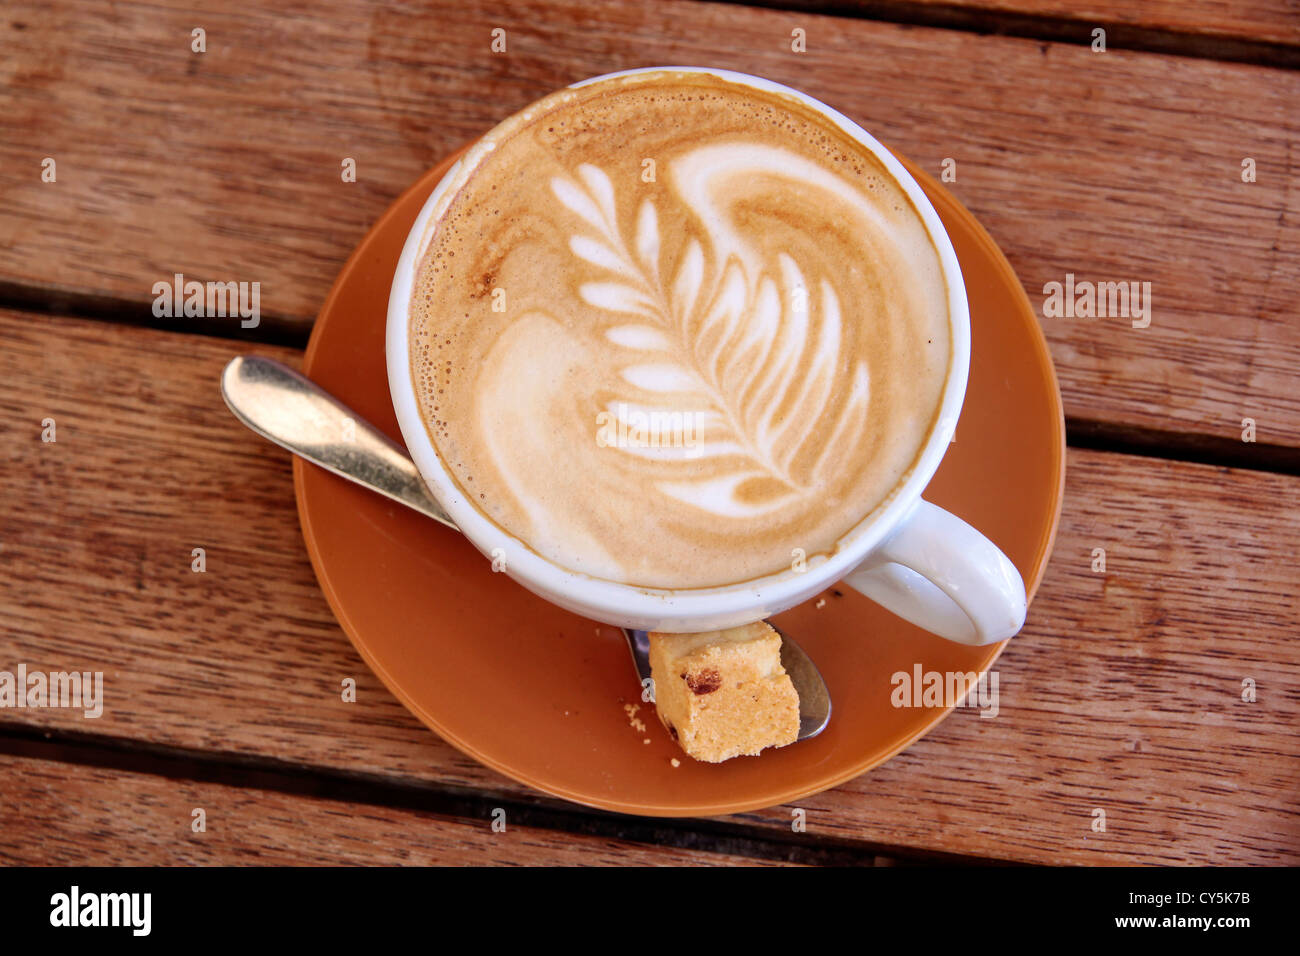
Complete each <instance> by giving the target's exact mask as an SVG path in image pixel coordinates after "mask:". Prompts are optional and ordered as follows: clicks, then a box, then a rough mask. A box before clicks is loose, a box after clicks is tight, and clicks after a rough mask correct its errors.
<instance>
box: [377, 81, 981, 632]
mask: <svg viewBox="0 0 1300 956" xmlns="http://www.w3.org/2000/svg"><path fill="white" fill-rule="evenodd" d="M653 73H668V74H672V73H695V74H704V75H710V76H715V77H718V78H720V79H723V80H726V81H729V82H732V83H735V84H738V85H741V86H747V87H750V88H752V89H757V90H759V91H761V92H766V93H769V94H776V95H783V96H789V97H793V98H794V99H795V100H797V101H799V102H801V103H803V104H804V105H806V106H807V107H809V108H811V109H813V110H815V111H816V112H817V113H819V114H820V115H822V116H824V117H825V118H826V119H827V120H829V121H831V122H832V123H834V124H835V125H836V126H838V127H839V128H840V129H841V130H842V131H843V132H844V133H846V134H847V135H848V136H850V137H851V138H852V139H854V140H855V141H856V142H858V143H860V144H861V145H862V146H863V147H864V148H866V149H867V150H869V151H870V152H871V153H872V155H873V156H875V158H876V159H877V161H879V162H880V163H881V165H882V166H884V167H885V169H886V170H887V171H888V173H889V174H890V175H891V176H892V177H893V179H894V181H895V182H896V183H898V185H899V187H900V188H901V189H902V190H903V192H904V193H905V194H906V195H907V197H908V199H909V200H910V201H911V203H912V206H913V208H914V209H915V210H916V211H917V214H918V215H919V216H920V218H921V220H922V222H923V223H924V225H925V228H926V231H927V233H928V234H929V236H930V240H931V242H932V243H933V244H934V248H935V250H936V251H937V252H938V254H939V260H940V265H941V268H942V273H943V277H944V282H945V285H946V287H947V301H948V320H949V331H950V336H951V352H950V360H949V369H948V376H947V380H946V381H945V383H944V390H943V396H942V398H941V400H940V403H939V412H938V415H937V417H936V420H935V422H934V425H933V427H932V428H931V431H930V435H929V437H928V439H927V441H926V443H925V445H924V446H923V447H922V449H921V451H920V453H919V454H918V455H917V456H916V458H915V460H914V461H913V463H912V466H911V468H910V469H909V471H908V472H907V474H906V476H905V477H904V478H903V479H902V480H901V481H900V482H899V483H898V484H896V485H895V486H894V488H893V489H892V491H891V492H890V493H889V495H888V496H887V497H886V498H885V499H884V500H883V501H882V502H880V503H879V504H877V506H876V507H875V508H874V509H872V510H871V511H870V512H869V513H867V514H865V515H863V516H862V517H861V518H860V519H859V521H858V522H857V523H856V524H855V525H854V526H853V527H852V528H851V529H850V530H849V531H847V532H846V533H845V534H844V535H842V536H841V537H840V539H839V541H838V542H837V544H836V548H835V550H834V551H833V552H831V553H830V554H825V555H813V556H809V557H808V559H807V562H806V567H805V569H804V570H803V571H795V570H793V569H786V570H783V571H780V572H777V573H774V574H770V575H766V576H763V577H759V578H754V579H751V580H747V581H740V582H735V583H732V584H726V585H719V586H714V587H704V588H654V587H642V586H638V585H633V584H625V583H620V582H616V581H611V580H607V579H602V578H596V577H592V576H589V575H586V574H583V573H581V572H578V571H574V570H572V569H569V568H565V567H563V566H561V565H558V564H556V563H555V562H553V561H551V560H550V559H548V558H545V557H543V556H542V555H541V554H539V553H537V552H536V551H534V550H532V548H530V547H529V546H528V545H527V544H526V543H525V542H523V541H521V540H519V539H518V538H516V537H514V536H513V535H511V534H509V533H508V532H507V531H505V530H504V529H503V528H501V527H500V526H498V525H497V524H495V523H494V522H492V521H491V520H490V519H489V518H488V517H487V516H486V515H484V514H483V513H482V512H481V511H479V510H478V508H477V507H476V506H475V505H474V504H473V503H472V502H470V501H468V500H467V499H466V497H465V495H464V494H463V493H462V492H461V491H460V489H459V488H458V486H457V485H456V483H455V482H454V481H453V480H452V479H451V476H450V474H449V473H448V471H447V469H446V468H445V466H444V465H443V462H442V459H441V457H440V456H439V455H438V453H437V450H436V449H435V447H434V445H433V442H432V439H431V438H430V437H429V435H428V432H427V429H426V427H425V424H424V421H423V417H422V416H421V414H420V410H419V403H418V400H417V398H416V395H415V387H414V382H413V380H412V375H411V366H410V352H409V332H410V299H411V293H412V291H413V287H414V281H415V272H416V267H417V265H418V263H419V261H420V260H421V258H422V257H423V253H424V250H425V248H426V246H427V242H428V240H429V238H430V237H431V235H432V227H433V225H434V224H435V223H436V222H437V221H438V220H439V219H440V217H441V215H442V213H443V212H444V211H445V209H446V207H447V206H448V205H449V203H450V201H451V199H452V198H453V197H454V196H455V195H456V193H457V192H458V191H459V189H460V188H461V187H462V186H463V185H464V184H465V182H466V181H467V180H468V178H469V175H470V174H471V173H472V172H473V171H474V169H476V168H477V166H478V165H479V163H481V162H482V161H483V159H484V158H485V157H486V156H487V155H489V154H490V153H491V151H492V149H493V148H494V147H495V144H496V142H497V141H499V140H500V139H501V137H502V136H503V135H507V134H508V133H510V132H511V131H512V130H513V129H514V128H515V127H516V126H518V125H519V124H521V123H524V122H526V121H527V120H528V118H529V117H530V116H531V115H532V114H533V113H534V112H535V111H537V110H539V109H543V108H549V106H550V105H551V104H552V103H553V102H555V101H556V100H557V99H559V98H561V97H563V96H564V95H565V94H566V93H568V92H570V91H572V90H577V89H581V88H583V87H587V86H591V85H593V84H597V83H602V82H608V81H613V80H617V79H620V78H625V77H631V76H638V75H645V74H653ZM385 353H386V363H387V367H388V382H389V390H390V392H391V394H392V400H393V408H394V411H395V412H396V416H397V422H398V426H399V428H400V429H401V433H402V437H403V439H404V441H405V443H406V447H407V449H408V451H409V452H410V454H411V457H412V459H413V460H414V462H415V465H416V468H417V469H418V471H419V473H420V476H421V478H422V479H423V481H424V483H425V485H426V487H427V488H428V489H429V491H430V493H431V494H432V495H433V497H434V498H435V499H437V501H438V502H439V503H440V504H441V505H442V507H443V508H444V509H445V510H446V511H447V513H448V515H449V516H450V517H451V519H452V520H453V521H454V522H455V523H456V524H457V525H458V526H459V527H460V529H461V531H462V532H463V533H464V534H465V536H466V537H467V538H469V540H470V542H471V543H472V544H473V545H474V546H475V547H476V548H477V549H478V550H479V551H480V552H482V553H483V554H484V555H485V556H487V557H488V558H490V559H494V558H496V557H498V556H503V557H504V558H505V562H506V563H505V570H506V571H507V572H508V573H509V574H510V576H511V577H512V578H514V579H515V580H516V581H518V582H519V583H520V584H522V585H523V586H525V587H527V588H528V589H529V590H531V591H533V592H534V593H536V594H538V595H539V596H541V597H543V598H545V599H546V600H548V601H550V602H552V603H554V604H557V605H559V606H561V607H563V608H566V609H567V610H570V611H573V612H575V613H578V614H582V615H584V616H586V617H590V618H594V619H596V620H599V621H603V622H606V623H609V624H614V625H620V626H625V627H635V628H642V629H646V630H652V629H653V630H670V631H671V630H675V631H703V630H713V629H717V628H723V627H731V626H736V625H739V624H743V623H748V622H750V621H754V620H759V619H761V618H764V617H768V616H770V615H772V614H775V613H778V612H779V611H782V610H785V609H787V608H789V607H793V606H794V605H796V604H798V603H801V602H802V601H804V600H806V599H808V598H810V597H812V596H813V595H814V594H816V593H818V592H819V591H821V590H824V589H825V588H826V587H828V586H830V585H831V584H833V583H834V582H836V581H838V580H840V579H841V578H843V577H845V576H846V575H848V574H849V573H850V572H851V571H852V570H853V569H854V568H855V567H857V566H858V565H860V564H861V563H862V561H863V560H864V559H865V558H866V557H867V556H868V555H869V554H870V553H871V551H872V550H873V549H874V548H875V547H876V546H877V545H878V544H880V542H881V541H882V540H884V538H885V537H886V536H888V534H889V533H890V532H891V531H893V530H894V528H896V527H897V526H898V524H899V522H900V521H901V520H902V519H903V518H904V517H905V516H906V515H907V513H908V512H909V511H910V510H911V509H912V508H913V506H914V505H915V503H916V501H917V500H918V499H919V498H920V497H921V494H922V492H923V491H924V489H925V487H926V486H927V485H928V484H929V482H930V480H931V479H932V478H933V477H934V473H935V472H936V471H937V470H938V467H939V464H940V462H941V461H942V459H943V456H944V454H945V453H946V452H947V450H948V445H949V443H950V442H951V440H952V436H953V433H954V432H955V430H956V426H957V419H958V417H959V415H960V413H961V408H962V404H963V402H964V401H965V394H966V385H967V379H968V376H969V369H970V313H969V304H968V301H967V297H966V286H965V282H964V280H963V277H962V273H961V267H960V264H959V263H958V260H957V254H956V251H955V250H954V249H953V246H952V241H951V239H950V238H949V236H948V233H947V230H945V229H944V227H943V223H942V222H941V220H940V219H939V215H938V213H937V212H936V211H935V209H934V206H933V205H932V204H931V202H930V200H929V198H928V197H927V196H926V195H925V191H924V190H923V189H922V188H921V186H920V184H919V183H917V182H916V180H915V179H914V178H913V177H912V176H911V174H909V173H908V171H907V170H906V169H905V168H904V167H903V165H902V163H901V162H899V161H898V160H897V159H896V158H895V157H894V155H893V154H892V153H891V152H890V151H889V150H888V149H886V148H885V147H884V146H883V145H882V144H881V143H880V142H879V141H878V140H877V139H876V138H875V137H873V136H872V135H871V134H870V133H868V132H867V131H866V130H865V129H863V128H862V127H861V126H860V125H859V124H857V123H856V122H854V121H853V120H851V119H849V118H848V117H847V116H845V115H844V114H843V113H840V112H839V111H838V110H836V109H834V108H833V107H831V106H828V105H827V104H825V103H823V102H821V101H820V100H818V99H816V98H814V97H812V96H810V95H809V94H807V93H803V92H802V91H800V90H796V89H793V88H792V87H789V86H785V85H784V84H781V83H777V82H775V81H773V80H768V79H765V78H763V77H758V76H753V75H750V74H747V73H739V72H736V71H733V70H723V69H716V68H713V67H698V66H656V67H640V68H637V69H632V70H620V71H616V72H613V73H605V74H601V75H599V76H594V77H590V78H588V79H585V80H582V81H580V82H577V83H574V84H572V85H570V86H568V87H565V88H564V89H562V90H557V91H555V92H554V93H551V94H549V95H547V96H545V97H542V98H541V99H539V100H537V101H535V102H533V103H531V104H529V105H528V106H526V107H525V108H524V109H522V110H519V111H517V112H515V113H513V114H511V115H510V116H508V117H507V118H505V119H504V120H502V121H501V122H500V123H498V124H497V125H496V126H495V127H493V128H492V129H491V130H490V131H488V132H487V133H486V134H484V136H483V137H482V138H481V139H479V140H478V141H477V142H475V144H474V145H472V146H471V147H470V148H469V150H468V151H467V152H466V153H465V155H464V156H462V157H461V158H460V159H459V160H458V161H457V162H456V163H455V164H453V165H452V167H451V168H450V169H449V170H448V171H447V173H446V174H445V175H444V176H443V178H442V179H441V180H440V181H439V183H438V184H437V186H436V187H435V188H434V190H433V192H432V193H431V194H430V196H429V198H428V199H427V200H426V201H425V204H424V206H423V207H422V208H421V210H420V213H419V215H418V216H417V217H416V219H415V222H414V223H413V225H412V227H411V229H410V231H409V233H408V234H407V238H406V241H405V243H404V244H403V247H402V252H401V255H400V257H399V259H398V264H397V268H396V270H395V272H394V276H393V283H392V288H391V291H390V295H389V301H388V314H387V328H386V335H385Z"/></svg>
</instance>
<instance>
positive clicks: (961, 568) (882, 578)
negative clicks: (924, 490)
mask: <svg viewBox="0 0 1300 956" xmlns="http://www.w3.org/2000/svg"><path fill="white" fill-rule="evenodd" d="M844 583H845V584H847V585H849V586H850V587H851V588H853V589H854V590H856V591H860V592H861V593H862V594H865V595H866V596H867V597H869V598H871V600H873V601H875V602H876V603H877V604H880V605H883V606H884V607H885V608H886V609H887V610H890V611H893V612H894V613H895V614H897V615H898V616H899V617H901V618H903V619H904V620H907V621H911V622H912V623H913V624H915V625H916V626H917V627H921V628H924V629H925V630H927V631H930V632H931V633H933V634H938V635H939V636H940V637H942V638H945V639H947V640H949V641H955V642H956V643H958V644H973V645H979V644H995V643H997V642H998V641H1005V640H1006V639H1007V638H1009V637H1012V636H1014V635H1015V634H1016V632H1017V631H1019V630H1020V628H1021V627H1023V626H1024V623H1025V611H1026V607H1027V601H1026V599H1025V583H1024V581H1022V580H1021V578H1020V572H1019V571H1017V570H1016V568H1015V565H1013V564H1012V563H1011V561H1010V560H1009V559H1008V558H1007V556H1006V555H1005V554H1003V553H1002V552H1001V551H999V550H998V549H997V547H996V546H995V545H994V544H993V542H992V541H990V540H989V539H988V538H986V537H984V535H982V534H980V533H979V532H978V531H976V530H975V529H974V528H972V527H971V526H970V525H968V524H967V523H966V522H965V521H962V520H961V519H960V518H958V517H957V516H956V515H953V514H949V513H948V512H947V511H944V510H943V509H942V508H940V507H937V506H936V505H932V504H930V502H928V501H920V500H918V501H917V503H916V504H915V505H914V506H913V507H912V510H911V511H910V512H909V513H908V514H907V516H906V517H904V518H903V520H902V521H901V522H900V523H899V525H898V528H897V529H895V531H894V532H893V533H892V534H891V535H890V536H889V537H888V538H886V539H885V540H884V542H882V543H881V545H880V546H879V547H878V548H876V550H875V551H873V552H872V553H871V555H870V556H869V557H868V558H867V559H866V561H864V562H863V563H862V564H860V565H859V566H858V567H857V569H856V570H854V571H853V572H851V573H850V574H849V575H848V576H847V577H846V578H844Z"/></svg>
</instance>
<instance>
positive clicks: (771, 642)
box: [650, 621, 799, 763]
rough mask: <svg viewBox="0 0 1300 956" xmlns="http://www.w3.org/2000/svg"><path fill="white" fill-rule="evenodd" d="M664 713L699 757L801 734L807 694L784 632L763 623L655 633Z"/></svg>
mask: <svg viewBox="0 0 1300 956" xmlns="http://www.w3.org/2000/svg"><path fill="white" fill-rule="evenodd" d="M650 673H651V676H652V677H653V678H654V682H655V706H656V708H657V709H658V711H659V719H660V720H661V721H662V722H663V724H664V726H665V727H666V728H667V729H668V732H669V733H670V734H672V735H673V739H674V740H676V741H677V743H678V745H680V746H681V748H682V749H683V750H684V751H686V752H687V753H688V754H690V755H691V756H692V757H694V758H695V759H696V760H705V761H708V762H709V763H721V762H722V761H723V760H730V759H731V758H732V757H737V756H740V755H741V754H749V755H753V754H757V753H758V752H759V751H760V750H762V749H763V748H764V747H784V746H785V745H786V744H792V743H794V742H795V739H796V738H797V737H798V736H799V695H798V694H797V693H796V692H795V689H794V684H793V683H792V682H791V681H790V676H789V675H788V674H787V673H786V672H785V668H784V667H782V666H781V635H779V634H777V633H776V631H774V630H772V628H771V627H769V626H768V625H766V624H764V623H763V622H762V621H759V622H757V623H755V624H746V625H744V626H743V627H733V628H729V629H727V630H725V631H703V632H701V633H697V634H664V633H661V632H659V631H652V632H651V633H650Z"/></svg>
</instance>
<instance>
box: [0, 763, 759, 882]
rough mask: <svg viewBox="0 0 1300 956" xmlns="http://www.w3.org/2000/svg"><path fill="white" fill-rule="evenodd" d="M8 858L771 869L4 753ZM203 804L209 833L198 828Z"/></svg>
mask: <svg viewBox="0 0 1300 956" xmlns="http://www.w3.org/2000/svg"><path fill="white" fill-rule="evenodd" d="M0 774H3V775H4V779H5V787H4V790H3V792H0V864H4V865H7V866H193V865H220V866H239V865H244V866H247V865H256V866H371V865H386V866H764V865H771V864H769V863H767V862H766V861H763V860H753V859H750V858H748V857H738V856H733V855H730V854H721V853H718V854H715V853H708V852H703V851H697V850H683V849H678V848H676V847H658V846H649V845H646V844H641V843H633V842H630V841H627V840H612V839H606V838H602V837H597V836H589V835H586V834H578V833H561V832H556V831H550V830H542V829H538V828H536V827H524V826H517V825H514V824H512V823H511V821H510V818H509V816H508V815H507V816H506V817H504V818H503V819H504V822H505V830H504V831H501V832H498V831H494V830H493V829H492V820H491V819H490V818H489V819H483V820H468V819H463V818H456V817H446V816H437V815H434V814H430V813H420V812H416V811H410V810H396V809H391V808H388V807H377V806H373V805H369V804H358V803H349V802H346V801H340V800H326V799H321V798H317V797H306V796H299V795H294V794H287V793H278V792H276V791H273V790H257V789H252V788H240V787H227V786H221V785H219V784H213V783H197V782H193V781H188V780H169V779H167V778H165V777H156V776H152V775H149V774H142V773H124V772H122V771H118V770H112V769H107V768H102V767H86V766H80V765H77V764H66V763H59V762H55V761H51V760H34V759H26V758H22V757H13V756H9V755H0ZM196 809H198V810H202V811H203V814H202V821H203V827H204V829H203V832H199V833H196V832H194V830H193V826H194V822H195V820H196V819H198V818H197V817H196V816H195V814H194V811H195V810H196Z"/></svg>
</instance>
